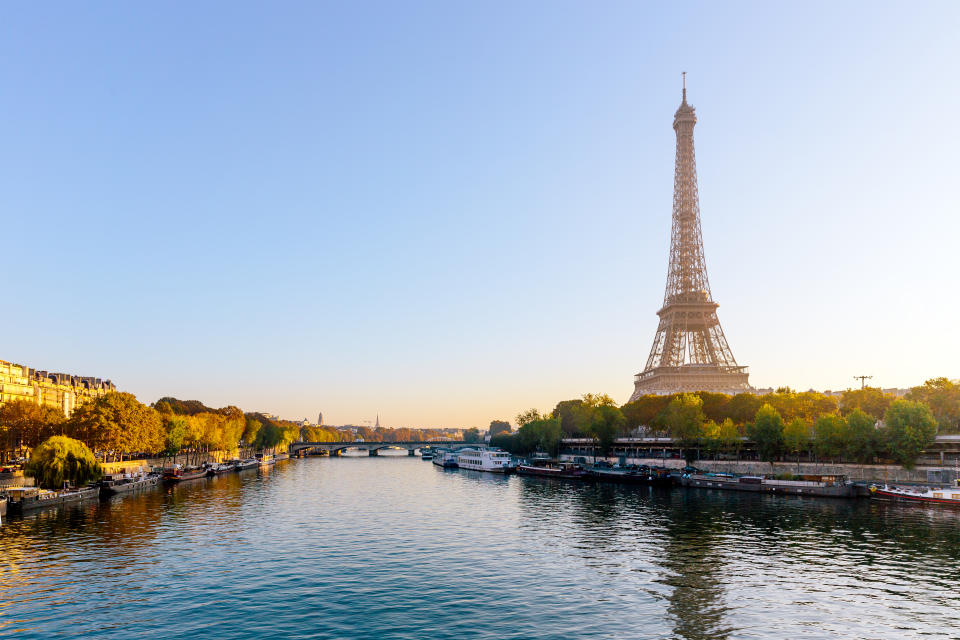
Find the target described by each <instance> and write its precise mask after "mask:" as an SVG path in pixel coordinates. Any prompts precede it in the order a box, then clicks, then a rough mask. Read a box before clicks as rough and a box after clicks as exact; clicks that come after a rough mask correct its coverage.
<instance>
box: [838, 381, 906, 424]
mask: <svg viewBox="0 0 960 640" xmlns="http://www.w3.org/2000/svg"><path fill="white" fill-rule="evenodd" d="M894 398H895V396H893V395H892V394H889V393H884V392H883V391H882V390H881V389H878V388H877V387H864V388H863V389H847V390H846V391H844V392H843V395H842V396H841V397H840V411H841V412H842V413H843V415H848V414H849V413H850V412H851V411H854V410H855V409H859V410H860V411H863V412H864V413H866V414H868V415H871V416H873V418H874V420H879V419H880V418H882V417H883V414H884V413H886V411H887V407H889V406H890V403H891V402H893V401H894Z"/></svg>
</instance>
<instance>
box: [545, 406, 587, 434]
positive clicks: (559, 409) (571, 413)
mask: <svg viewBox="0 0 960 640" xmlns="http://www.w3.org/2000/svg"><path fill="white" fill-rule="evenodd" d="M582 405H583V400H581V399H580V398H577V399H576V400H561V401H560V402H558V403H557V406H556V407H555V408H554V409H553V415H554V417H556V418H559V419H560V428H561V429H562V430H563V433H564V434H565V435H567V436H570V437H572V436H578V435H582V434H583V429H584V428H585V427H586V425H584V424H582V420H580V418H581V416H582V413H583V412H582V411H581V406H582Z"/></svg>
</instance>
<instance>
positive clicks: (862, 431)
mask: <svg viewBox="0 0 960 640" xmlns="http://www.w3.org/2000/svg"><path fill="white" fill-rule="evenodd" d="M879 448H880V434H879V433H878V432H877V421H876V420H875V419H874V417H873V416H872V415H869V414H867V413H865V412H864V411H861V410H860V409H853V410H852V411H851V412H850V413H848V414H847V437H846V448H845V450H844V455H845V456H846V457H847V459H849V460H856V461H857V462H859V463H861V464H866V463H868V462H871V461H872V460H873V459H874V457H875V456H876V455H877V451H878V450H879Z"/></svg>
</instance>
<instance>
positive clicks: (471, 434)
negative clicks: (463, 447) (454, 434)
mask: <svg viewBox="0 0 960 640" xmlns="http://www.w3.org/2000/svg"><path fill="white" fill-rule="evenodd" d="M463 441H464V442H480V429H477V428H476V427H472V428H470V429H465V430H464V432H463Z"/></svg>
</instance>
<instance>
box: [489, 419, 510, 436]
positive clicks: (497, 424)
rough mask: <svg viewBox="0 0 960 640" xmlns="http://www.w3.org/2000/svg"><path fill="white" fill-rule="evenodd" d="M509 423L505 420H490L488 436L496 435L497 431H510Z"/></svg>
mask: <svg viewBox="0 0 960 640" xmlns="http://www.w3.org/2000/svg"><path fill="white" fill-rule="evenodd" d="M510 431H511V429H510V423H509V422H507V421H506V420H492V421H491V422H490V437H491V438H492V437H493V436H495V435H497V434H498V433H510Z"/></svg>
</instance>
